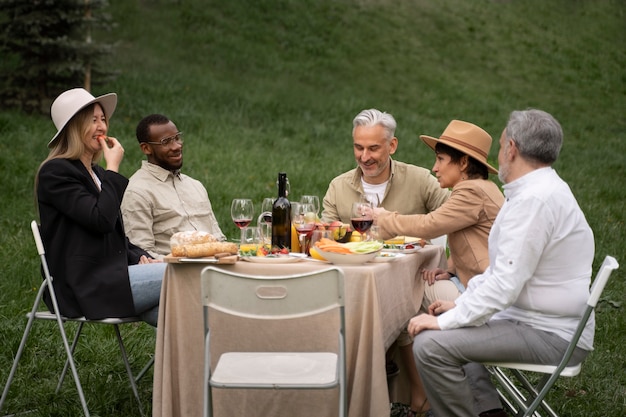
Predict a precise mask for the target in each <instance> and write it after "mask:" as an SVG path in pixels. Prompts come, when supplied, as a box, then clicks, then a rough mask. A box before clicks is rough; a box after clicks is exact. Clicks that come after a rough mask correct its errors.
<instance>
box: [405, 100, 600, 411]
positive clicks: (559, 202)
mask: <svg viewBox="0 0 626 417" xmlns="http://www.w3.org/2000/svg"><path fill="white" fill-rule="evenodd" d="M562 143H563V132H562V130H561V126H560V125H559V123H558V122H557V121H556V120H555V119H554V118H553V117H552V116H551V115H550V114H548V113H546V112H543V111H540V110H532V109H531V110H526V111H514V112H512V113H511V115H510V118H509V121H508V124H507V127H506V129H505V130H504V132H503V133H502V136H501V138H500V152H499V154H498V163H499V176H500V179H501V180H502V182H503V183H505V185H504V195H505V197H506V201H505V203H504V205H503V206H502V209H501V210H500V213H499V214H498V217H497V218H496V221H495V223H494V225H493V227H492V229H491V233H490V235H489V259H490V264H489V267H488V268H487V270H486V271H485V272H484V273H483V274H481V275H477V276H476V277H474V278H473V279H471V280H470V282H469V286H468V288H467V291H466V292H465V293H463V295H461V296H460V297H459V298H457V299H456V300H455V301H453V302H449V301H435V302H434V303H433V304H432V305H431V306H430V307H429V313H430V314H422V315H418V316H416V317H414V318H412V319H411V321H410V322H409V325H408V331H409V333H410V334H411V335H414V336H415V341H414V345H413V346H414V348H413V353H414V355H415V360H416V364H417V368H418V370H419V372H420V375H421V376H422V380H423V382H424V385H425V388H426V393H427V395H428V399H429V400H430V403H431V405H432V408H433V411H434V414H435V415H437V416H471V415H475V411H474V407H473V395H472V392H471V390H470V386H469V383H468V380H467V378H466V376H465V374H464V372H463V365H464V364H466V363H471V362H486V361H502V362H506V361H510V362H528V363H539V364H550V365H556V364H558V362H559V360H560V358H561V357H562V355H563V353H564V351H565V349H566V347H567V345H568V343H569V341H570V340H571V337H572V335H573V333H574V331H575V328H576V325H577V323H578V321H579V319H580V317H581V315H582V312H583V311H584V309H585V303H586V301H587V298H588V296H589V285H590V281H591V269H592V262H593V256H594V240H593V233H592V231H591V228H590V227H589V225H588V223H587V221H586V219H585V216H584V214H583V212H582V211H581V209H580V207H579V206H578V203H577V202H576V199H575V198H574V195H573V194H572V192H571V190H570V189H569V187H568V185H567V184H566V183H565V182H564V181H563V180H562V179H561V178H560V177H559V176H558V174H557V173H556V171H555V170H554V169H552V168H551V165H552V164H553V163H554V161H556V159H557V157H558V154H559V152H560V149H561V145H562ZM594 324H595V322H594V319H593V316H592V317H591V319H590V320H589V323H588V325H587V328H586V329H585V331H584V333H583V334H582V336H581V338H580V341H579V342H578V347H577V349H576V351H575V352H574V355H573V356H572V362H573V363H578V362H580V361H582V360H583V359H584V358H585V357H586V355H587V354H588V353H589V351H591V350H592V349H593V336H594ZM436 330H441V331H436ZM480 415H481V416H505V415H506V414H505V413H504V411H502V410H491V413H489V412H485V413H481V414H480Z"/></svg>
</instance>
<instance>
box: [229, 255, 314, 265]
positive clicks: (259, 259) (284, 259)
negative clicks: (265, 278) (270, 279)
mask: <svg viewBox="0 0 626 417" xmlns="http://www.w3.org/2000/svg"><path fill="white" fill-rule="evenodd" d="M241 259H243V260H244V261H248V262H253V263H258V264H290V263H293V262H300V261H301V260H302V259H303V258H302V256H300V254H298V255H296V256H294V255H287V256H285V255H283V256H242V257H241Z"/></svg>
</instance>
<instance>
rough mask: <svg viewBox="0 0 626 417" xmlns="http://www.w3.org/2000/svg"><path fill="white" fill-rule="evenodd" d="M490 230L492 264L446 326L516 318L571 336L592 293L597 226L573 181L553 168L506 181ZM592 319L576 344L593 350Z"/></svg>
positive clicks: (461, 299)
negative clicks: (575, 192)
mask: <svg viewBox="0 0 626 417" xmlns="http://www.w3.org/2000/svg"><path fill="white" fill-rule="evenodd" d="M504 195H505V197H506V201H505V203H504V205H503V206H502V209H501V210H500V213H499V214H498V216H497V218H496V221H495V223H494V224H493V227H492V229H491V233H490V234H489V259H490V264H489V267H488V268H487V270H486V271H485V272H484V273H483V274H481V275H478V276H476V277H474V278H473V279H472V280H470V282H469V286H468V289H467V291H466V292H465V293H463V294H462V295H461V296H460V297H459V298H457V299H456V301H455V303H456V307H455V308H453V309H452V310H450V311H448V312H446V313H444V314H442V315H441V316H439V317H438V323H439V326H440V327H441V329H453V328H458V327H466V326H478V325H481V324H484V323H485V322H487V321H488V320H499V319H511V320H516V321H520V322H523V323H525V324H527V325H529V326H531V327H534V328H536V329H540V330H544V331H548V332H552V333H555V334H557V335H558V336H560V337H562V338H563V339H565V340H571V337H572V335H573V333H574V331H575V330H576V326H577V325H578V322H579V320H580V317H581V316H582V313H583V312H584V310H585V304H586V302H587V298H588V297H589V285H590V281H591V268H592V262H593V256H594V240H593V232H592V231H591V228H590V227H589V225H588V223H587V220H586V219H585V216H584V214H583V212H582V210H581V209H580V207H579V206H578V203H577V202H576V199H575V198H574V195H573V194H572V192H571V190H570V188H569V186H568V185H567V184H566V183H565V182H564V181H563V180H562V179H561V178H560V177H559V176H558V174H557V173H556V171H555V170H554V169H552V168H541V169H537V170H535V171H533V172H531V173H529V174H526V175H524V176H523V177H521V178H519V179H517V180H515V181H513V182H511V183H509V184H506V185H505V186H504ZM594 325H595V322H594V317H593V316H592V317H591V318H590V319H589V322H588V324H587V327H586V328H585V331H584V332H583V334H582V336H581V338H580V341H579V342H578V346H579V347H581V348H583V349H586V350H591V349H592V348H593V334H594Z"/></svg>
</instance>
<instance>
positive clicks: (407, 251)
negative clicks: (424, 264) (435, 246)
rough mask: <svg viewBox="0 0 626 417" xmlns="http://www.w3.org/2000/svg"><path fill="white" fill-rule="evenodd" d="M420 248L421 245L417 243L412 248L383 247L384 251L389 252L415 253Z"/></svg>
mask: <svg viewBox="0 0 626 417" xmlns="http://www.w3.org/2000/svg"><path fill="white" fill-rule="evenodd" d="M420 249H422V247H421V246H420V245H418V244H415V246H414V247H413V248H412V249H390V248H385V247H383V251H384V252H390V253H415V252H417V251H418V250H420Z"/></svg>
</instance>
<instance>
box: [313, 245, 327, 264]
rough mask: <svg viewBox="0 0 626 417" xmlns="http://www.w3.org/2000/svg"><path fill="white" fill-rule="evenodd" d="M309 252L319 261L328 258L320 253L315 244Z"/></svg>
mask: <svg viewBox="0 0 626 417" xmlns="http://www.w3.org/2000/svg"><path fill="white" fill-rule="evenodd" d="M309 254H310V255H311V258H313V259H317V260H318V261H325V260H326V258H324V257H323V256H322V255H320V253H319V252H318V251H317V249H315V246H314V247H312V248H311V249H309Z"/></svg>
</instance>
